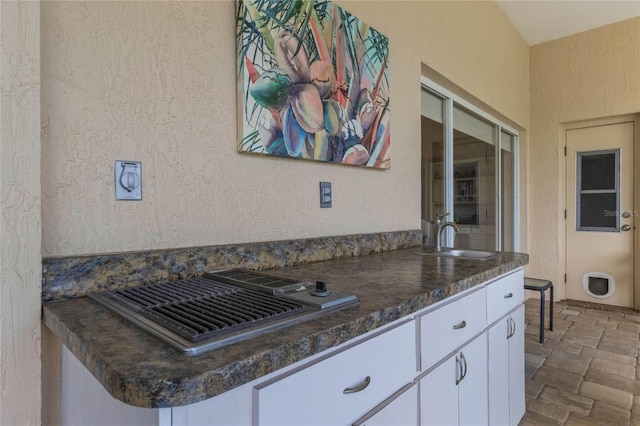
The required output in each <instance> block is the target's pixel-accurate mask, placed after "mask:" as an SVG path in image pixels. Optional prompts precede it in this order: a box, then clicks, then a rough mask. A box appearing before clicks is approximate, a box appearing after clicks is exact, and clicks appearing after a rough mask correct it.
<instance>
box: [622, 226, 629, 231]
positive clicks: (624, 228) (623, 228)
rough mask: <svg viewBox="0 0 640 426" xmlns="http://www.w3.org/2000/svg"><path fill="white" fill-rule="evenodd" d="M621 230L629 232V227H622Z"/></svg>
mask: <svg viewBox="0 0 640 426" xmlns="http://www.w3.org/2000/svg"><path fill="white" fill-rule="evenodd" d="M622 230H623V231H629V230H631V227H630V226H629V225H622Z"/></svg>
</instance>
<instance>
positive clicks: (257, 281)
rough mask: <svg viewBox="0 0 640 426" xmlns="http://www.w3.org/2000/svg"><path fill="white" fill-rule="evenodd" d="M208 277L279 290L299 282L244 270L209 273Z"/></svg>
mask: <svg viewBox="0 0 640 426" xmlns="http://www.w3.org/2000/svg"><path fill="white" fill-rule="evenodd" d="M208 275H210V276H212V277H215V278H217V279H220V280H221V281H224V282H230V283H232V284H234V283H238V284H246V283H250V284H253V285H257V286H260V287H269V288H279V287H285V286H289V285H291V284H296V283H298V282H299V281H296V280H292V279H289V278H283V277H274V276H270V275H266V274H263V273H257V272H252V271H247V270H246V269H226V270H221V271H215V272H209V273H208Z"/></svg>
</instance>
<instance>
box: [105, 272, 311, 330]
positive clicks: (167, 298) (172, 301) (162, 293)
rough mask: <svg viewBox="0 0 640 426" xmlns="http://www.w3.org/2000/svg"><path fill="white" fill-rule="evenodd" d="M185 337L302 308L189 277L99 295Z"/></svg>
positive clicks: (253, 323) (250, 324)
mask: <svg viewBox="0 0 640 426" xmlns="http://www.w3.org/2000/svg"><path fill="white" fill-rule="evenodd" d="M104 296H105V297H107V298H108V299H111V300H113V301H114V302H117V303H120V304H122V305H125V306H127V307H128V308H129V309H132V310H133V311H135V312H137V313H138V314H139V315H142V316H143V317H145V318H147V319H149V320H151V321H153V322H155V323H157V324H159V325H161V326H163V327H165V328H167V329H169V330H171V331H173V332H174V333H176V334H178V335H179V336H182V337H184V338H185V339H188V340H189V341H191V342H199V341H202V340H204V339H207V338H208V337H210V336H211V335H212V334H214V333H215V334H216V335H217V336H220V335H222V334H223V333H224V332H225V331H227V330H233V331H238V330H241V329H243V328H246V327H254V326H257V325H260V324H261V323H263V322H268V321H270V320H272V319H274V318H282V317H284V316H287V315H289V314H294V313H296V312H301V311H304V310H306V307H305V306H304V305H302V304H301V303H298V302H295V301H291V300H287V299H283V298H281V297H274V296H270V295H265V294H262V293H258V292H255V291H252V290H246V289H242V288H238V287H233V286H231V285H228V284H222V283H217V282H215V281H212V280H208V279H205V278H191V279H186V280H181V281H173V282H167V283H163V284H155V285H147V286H141V287H135V288H130V289H126V290H116V291H111V292H107V293H105V294H104Z"/></svg>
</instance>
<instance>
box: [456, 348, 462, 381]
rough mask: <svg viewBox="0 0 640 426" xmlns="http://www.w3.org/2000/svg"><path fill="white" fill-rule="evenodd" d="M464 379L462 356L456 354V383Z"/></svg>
mask: <svg viewBox="0 0 640 426" xmlns="http://www.w3.org/2000/svg"><path fill="white" fill-rule="evenodd" d="M461 381H462V363H461V362H460V358H458V355H456V385H458V383H460V382H461Z"/></svg>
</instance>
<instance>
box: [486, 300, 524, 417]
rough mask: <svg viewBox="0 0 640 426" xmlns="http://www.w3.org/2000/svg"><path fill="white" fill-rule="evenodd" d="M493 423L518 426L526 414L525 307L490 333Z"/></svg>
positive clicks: (521, 307)
mask: <svg viewBox="0 0 640 426" xmlns="http://www.w3.org/2000/svg"><path fill="white" fill-rule="evenodd" d="M488 334H489V422H490V424H491V425H496V426H506V425H517V424H518V423H519V422H520V419H521V418H522V416H523V415H524V413H525V396H524V305H521V306H520V307H518V308H517V309H516V310H515V311H513V312H511V313H510V314H509V315H507V316H506V317H505V318H503V319H501V320H500V321H498V322H497V323H496V324H494V325H493V327H491V328H490V329H489V333H488Z"/></svg>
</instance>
